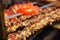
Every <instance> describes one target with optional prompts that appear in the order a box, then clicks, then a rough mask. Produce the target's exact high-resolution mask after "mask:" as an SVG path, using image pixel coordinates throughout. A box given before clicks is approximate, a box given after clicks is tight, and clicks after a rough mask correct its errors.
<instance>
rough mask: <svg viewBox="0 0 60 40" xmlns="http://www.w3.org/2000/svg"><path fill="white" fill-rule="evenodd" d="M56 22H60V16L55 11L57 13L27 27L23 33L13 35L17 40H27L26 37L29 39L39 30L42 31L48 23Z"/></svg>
mask: <svg viewBox="0 0 60 40" xmlns="http://www.w3.org/2000/svg"><path fill="white" fill-rule="evenodd" d="M52 15H53V16H52ZM56 20H60V14H59V13H58V12H56V10H55V11H52V12H51V13H49V15H47V16H46V17H44V18H42V19H41V20H40V21H39V22H36V23H34V24H32V25H31V26H29V27H28V26H27V27H25V28H24V29H23V30H22V31H18V32H16V33H12V35H14V34H15V37H16V40H18V39H20V40H22V39H23V40H26V37H29V36H30V35H31V34H34V31H38V30H40V29H42V28H43V27H44V26H45V25H47V24H48V23H52V22H54V21H56ZM10 35H11V34H9V36H8V39H10V38H11V37H10ZM9 37H10V38H9ZM11 39H12V38H11Z"/></svg>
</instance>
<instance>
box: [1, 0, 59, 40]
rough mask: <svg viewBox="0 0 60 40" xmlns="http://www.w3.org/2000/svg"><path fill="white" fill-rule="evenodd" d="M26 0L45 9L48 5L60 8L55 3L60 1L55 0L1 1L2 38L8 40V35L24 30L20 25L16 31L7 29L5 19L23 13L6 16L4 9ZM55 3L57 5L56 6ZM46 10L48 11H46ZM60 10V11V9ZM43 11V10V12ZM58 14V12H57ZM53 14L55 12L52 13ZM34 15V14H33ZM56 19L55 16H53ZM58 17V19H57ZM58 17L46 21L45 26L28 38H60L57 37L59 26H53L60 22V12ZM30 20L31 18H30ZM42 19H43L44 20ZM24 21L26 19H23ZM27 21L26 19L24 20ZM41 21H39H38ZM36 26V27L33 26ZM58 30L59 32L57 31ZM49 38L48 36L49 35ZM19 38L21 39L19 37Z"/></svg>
mask: <svg viewBox="0 0 60 40" xmlns="http://www.w3.org/2000/svg"><path fill="white" fill-rule="evenodd" d="M24 2H32V3H33V4H34V5H37V6H39V7H40V8H41V9H43V10H45V9H46V8H48V7H51V8H54V10H55V9H60V6H58V7H57V6H56V5H55V4H57V3H60V1H59V2H53V3H47V2H45V1H26V0H23V1H21V0H16V1H15V0H8V1H6V0H4V1H1V3H0V5H1V4H2V5H1V6H0V7H1V8H0V9H1V10H0V12H1V13H0V25H1V28H0V29H1V30H0V35H1V36H0V39H1V40H8V35H10V34H12V33H13V34H14V33H15V34H18V33H19V32H20V30H22V29H23V28H24V27H23V28H20V27H18V29H16V31H14V30H13V31H11V30H12V29H11V30H9V31H6V29H7V27H6V25H5V19H6V18H12V17H13V16H18V17H20V16H21V15H20V14H15V15H12V16H8V17H6V18H5V17H4V15H3V10H4V9H8V8H10V7H11V6H13V5H14V4H19V3H24ZM54 5H55V6H54ZM45 12H46V11H45ZM59 12H60V11H59ZM41 13H42V12H41ZM57 14H58V13H57ZM42 15H43V16H44V17H45V14H42ZM52 15H53V14H52ZM39 16H40V15H38V17H39ZM49 16H51V15H49ZM32 17H33V16H32ZM32 17H31V19H32ZM53 17H55V16H53ZM53 17H52V18H53ZM46 18H48V19H50V18H49V17H46ZM53 19H54V18H53ZM56 19H57V20H56ZM56 19H54V20H53V21H51V23H46V24H47V25H44V27H43V28H41V29H39V30H38V31H35V33H33V34H31V36H29V37H27V38H26V40H55V39H56V40H58V39H57V38H55V35H57V34H58V35H60V32H59V31H60V30H59V29H58V28H56V27H55V28H54V27H53V26H55V25H56V24H60V14H59V16H58V17H57V18H56ZM28 20H29V19H28ZM42 20H44V19H42ZM42 20H41V21H42ZM50 20H51V19H50ZM23 21H24V20H23ZM24 22H25V21H24ZM38 22H39V21H38ZM38 22H36V23H38ZM23 26H25V25H23ZM33 28H34V27H33ZM17 32H18V33H17ZM57 32H58V33H57ZM48 35H49V36H48ZM46 36H47V37H48V38H47V37H46ZM51 36H52V38H51ZM53 38H55V39H53ZM17 40H20V39H17ZM21 40H24V39H21Z"/></svg>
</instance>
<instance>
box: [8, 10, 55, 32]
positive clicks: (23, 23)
mask: <svg viewBox="0 0 60 40" xmlns="http://www.w3.org/2000/svg"><path fill="white" fill-rule="evenodd" d="M54 12H55V11H52V12H51V13H54ZM51 15H52V14H51ZM51 15H50V14H49V13H45V15H44V14H43V13H42V14H41V15H37V16H34V17H32V18H30V19H27V20H25V21H23V22H22V23H21V22H20V23H19V24H18V23H17V25H13V26H12V27H9V28H8V32H9V31H10V32H13V31H16V29H17V28H18V27H20V26H29V25H32V24H33V23H36V22H37V21H39V20H40V19H43V18H44V17H46V16H51ZM12 23H14V22H12ZM13 28H14V29H15V30H14V29H13Z"/></svg>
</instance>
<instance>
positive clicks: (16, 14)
mask: <svg viewBox="0 0 60 40" xmlns="http://www.w3.org/2000/svg"><path fill="white" fill-rule="evenodd" d="M36 3H37V2H33V4H36ZM57 3H59V2H53V3H50V4H47V5H44V6H42V7H40V8H42V9H43V8H46V7H49V6H52V5H54V4H57ZM20 15H21V14H14V15H11V16H8V17H5V18H4V19H7V18H12V17H14V16H20Z"/></svg>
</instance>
